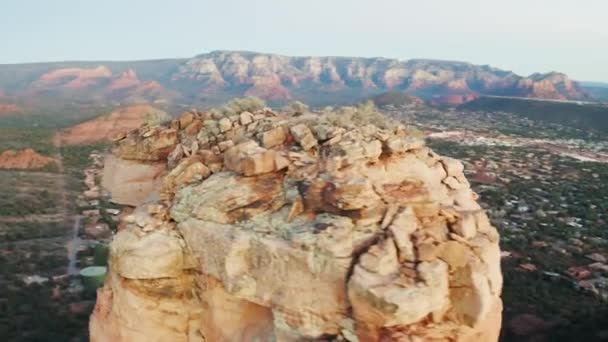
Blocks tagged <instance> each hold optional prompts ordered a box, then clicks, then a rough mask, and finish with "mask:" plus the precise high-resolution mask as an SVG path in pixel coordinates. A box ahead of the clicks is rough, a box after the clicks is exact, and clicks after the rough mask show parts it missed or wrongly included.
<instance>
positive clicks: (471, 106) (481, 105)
mask: <svg viewBox="0 0 608 342" xmlns="http://www.w3.org/2000/svg"><path fill="white" fill-rule="evenodd" d="M459 108H461V109H465V110H479V111H503V112H510V113H515V114H519V115H523V116H526V117H528V118H530V119H534V120H542V121H546V122H552V123H558V124H561V125H564V126H572V127H577V128H581V129H585V130H592V131H596V132H603V133H608V107H606V106H600V105H592V104H576V103H563V102H551V101H535V100H534V101H532V100H523V99H512V98H495V97H481V98H479V99H476V100H475V101H472V102H469V103H466V104H464V105H462V106H460V107H459Z"/></svg>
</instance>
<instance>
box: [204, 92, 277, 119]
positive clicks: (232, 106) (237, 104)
mask: <svg viewBox="0 0 608 342" xmlns="http://www.w3.org/2000/svg"><path fill="white" fill-rule="evenodd" d="M264 107H266V103H265V102H264V101H263V100H261V99H259V98H257V97H254V96H247V97H239V98H235V99H232V100H230V101H229V102H228V103H226V104H225V105H223V106H222V107H220V108H214V109H212V110H211V111H212V112H213V113H216V114H217V115H219V116H233V115H238V114H240V113H242V112H245V111H247V112H254V111H256V110H261V109H263V108H264Z"/></svg>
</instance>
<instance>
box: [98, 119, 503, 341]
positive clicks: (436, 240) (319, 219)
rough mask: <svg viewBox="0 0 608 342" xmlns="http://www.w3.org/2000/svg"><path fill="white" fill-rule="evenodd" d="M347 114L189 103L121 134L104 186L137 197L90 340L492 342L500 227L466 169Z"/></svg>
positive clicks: (409, 137) (392, 130)
mask: <svg viewBox="0 0 608 342" xmlns="http://www.w3.org/2000/svg"><path fill="white" fill-rule="evenodd" d="M344 121H345V120H335V118H330V117H326V116H316V115H303V116H300V117H284V116H282V115H280V114H277V113H274V112H272V111H270V110H268V109H265V110H260V111H256V112H253V113H250V112H242V113H240V114H238V115H232V116H222V115H218V114H217V113H213V114H212V113H201V112H196V111H192V112H187V113H185V114H183V115H182V116H181V117H180V118H179V119H175V120H173V121H172V122H171V123H169V124H166V125H165V126H161V127H148V126H146V127H142V128H140V129H139V130H136V131H132V132H130V133H129V134H128V135H126V136H124V137H119V138H120V140H119V141H117V143H116V147H115V149H114V156H113V157H112V158H109V160H110V165H107V166H106V172H107V174H106V175H104V177H105V179H104V185H105V187H106V188H107V190H109V191H110V192H111V193H112V195H116V196H114V201H116V202H119V203H123V204H128V205H133V206H137V207H136V209H135V211H134V213H133V214H132V215H131V216H128V217H127V218H126V219H125V220H126V223H127V224H126V228H124V229H122V230H121V231H119V232H118V233H117V234H116V236H115V238H114V241H113V242H112V244H111V253H110V267H109V274H108V277H107V279H106V283H105V286H104V287H103V288H101V289H99V290H98V299H97V304H96V307H95V310H94V312H93V314H92V316H91V321H90V335H91V341H97V342H101V341H113V342H116V341H310V340H323V341H454V340H457V341H497V339H498V334H499V331H500V326H501V310H502V303H501V300H500V293H501V288H502V275H501V271H500V251H499V247H498V238H499V237H498V234H497V232H496V229H495V228H494V227H492V226H491V225H490V222H489V221H488V218H487V216H486V214H485V213H484V211H483V210H482V209H481V207H480V206H479V205H478V203H477V201H476V199H477V195H476V194H475V193H474V192H472V191H471V189H470V187H469V183H468V182H467V180H466V179H465V177H464V175H463V165H462V164H461V163H460V162H459V161H457V160H454V159H451V158H447V157H442V156H439V155H437V154H435V153H433V151H432V150H430V149H429V148H428V147H425V145H424V141H423V140H422V138H421V137H420V136H418V135H417V134H415V133H413V132H410V131H408V130H407V129H406V128H405V127H404V126H402V125H398V124H393V123H376V125H373V124H365V123H361V122H356V123H355V122H352V121H351V122H346V123H342V124H341V122H344ZM347 121H348V120H347Z"/></svg>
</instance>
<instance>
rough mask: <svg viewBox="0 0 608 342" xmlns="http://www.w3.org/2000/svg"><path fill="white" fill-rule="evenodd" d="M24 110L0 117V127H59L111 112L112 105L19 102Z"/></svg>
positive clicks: (29, 128) (27, 128) (28, 128)
mask: <svg viewBox="0 0 608 342" xmlns="http://www.w3.org/2000/svg"><path fill="white" fill-rule="evenodd" d="M19 105H20V106H21V107H22V108H24V112H22V113H18V114H13V115H7V116H2V117H0V127H2V128H12V129H26V130H31V129H54V130H56V129H59V128H65V127H69V126H73V125H75V124H78V123H81V122H83V121H87V120H90V119H93V118H96V117H98V116H100V115H102V114H105V113H109V112H111V111H112V110H113V109H114V107H112V106H105V105H96V104H81V105H79V104H76V103H59V104H56V103H53V102H50V103H46V102H44V103H39V104H38V103H36V104H27V103H24V104H19Z"/></svg>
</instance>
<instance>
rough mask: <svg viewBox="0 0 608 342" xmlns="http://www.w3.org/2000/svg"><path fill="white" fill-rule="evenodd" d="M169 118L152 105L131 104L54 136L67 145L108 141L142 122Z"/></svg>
mask: <svg viewBox="0 0 608 342" xmlns="http://www.w3.org/2000/svg"><path fill="white" fill-rule="evenodd" d="M169 119H170V116H169V114H167V113H166V112H164V111H162V110H160V109H158V108H155V107H153V106H150V105H147V104H140V105H131V106H126V107H122V108H118V109H117V110H114V111H112V112H111V113H109V114H107V115H103V116H100V117H98V118H95V119H92V120H88V121H85V122H82V123H80V124H78V125H75V126H72V127H69V128H67V129H64V130H62V131H61V132H59V133H58V134H57V136H56V137H55V138H56V139H59V140H60V141H61V142H62V143H63V144H69V145H72V144H91V143H97V142H104V141H108V142H109V141H111V140H112V139H114V138H118V137H122V136H124V134H126V133H127V132H128V131H130V130H133V129H136V128H138V127H139V126H141V125H143V124H144V123H157V124H158V123H161V122H163V121H166V120H169Z"/></svg>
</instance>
